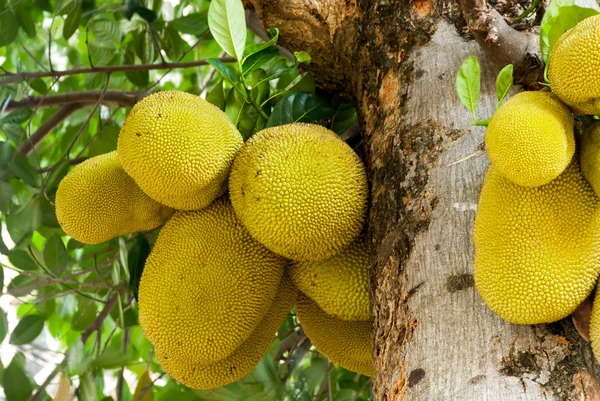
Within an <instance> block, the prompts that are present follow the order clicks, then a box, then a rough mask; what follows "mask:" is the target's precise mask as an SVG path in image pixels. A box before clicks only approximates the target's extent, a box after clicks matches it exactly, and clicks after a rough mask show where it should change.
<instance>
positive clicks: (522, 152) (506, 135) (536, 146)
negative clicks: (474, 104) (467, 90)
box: [485, 92, 575, 187]
mask: <svg viewBox="0 0 600 401" xmlns="http://www.w3.org/2000/svg"><path fill="white" fill-rule="evenodd" d="M573 127H574V120H573V116H572V115H571V112H570V111H569V109H568V108H567V106H565V105H564V104H563V103H561V101H560V100H558V99H557V98H556V96H554V95H552V94H551V93H549V92H521V93H519V94H517V95H515V96H513V97H511V98H510V100H508V101H507V102H506V103H504V104H503V105H502V106H501V107H500V108H499V109H498V110H497V111H496V113H495V114H494V116H493V117H492V119H491V121H490V124H489V125H488V128H487V131H486V134H485V146H486V150H487V152H488V155H489V157H490V161H491V162H492V166H494V168H495V169H496V170H497V171H498V172H499V173H500V174H501V175H502V176H504V178H506V179H508V180H510V181H512V182H514V183H515V184H517V185H521V186H524V187H538V186H540V185H544V184H547V183H549V182H550V181H552V180H553V179H555V178H556V177H558V175H559V174H560V173H562V172H563V171H564V170H565V168H567V166H568V165H569V162H570V161H571V159H572V158H573V154H574V153H575V136H574V131H573Z"/></svg>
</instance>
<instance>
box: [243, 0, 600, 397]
mask: <svg viewBox="0 0 600 401" xmlns="http://www.w3.org/2000/svg"><path fill="white" fill-rule="evenodd" d="M245 5H246V7H247V8H248V9H250V10H253V11H255V12H256V13H257V14H258V16H259V17H260V19H261V20H262V21H263V25H265V26H266V27H271V26H276V27H278V28H279V29H280V32H281V38H282V42H283V44H284V45H285V46H286V47H287V48H289V49H291V50H306V51H308V52H309V53H310V54H311V56H312V57H313V63H312V64H311V65H310V66H309V68H310V69H311V70H312V72H313V73H314V75H315V77H316V78H317V80H319V82H320V85H321V86H322V87H323V88H325V89H327V90H329V91H332V92H336V93H341V94H343V95H344V96H346V98H348V99H349V100H351V101H353V103H354V104H355V106H356V107H357V110H358V112H359V117H360V122H361V130H362V133H363V135H364V136H365V139H366V141H365V142H366V145H365V159H366V161H367V164H368V171H369V178H370V182H371V199H372V203H371V211H370V217H369V231H370V236H371V240H372V243H373V247H374V249H375V257H374V261H373V274H372V280H371V281H372V283H371V284H372V285H371V295H372V311H373V347H374V350H373V352H374V361H375V367H376V371H377V375H376V377H375V379H374V384H373V392H374V400H376V401H400V400H511V401H512V400H597V399H600V381H599V377H600V369H599V367H598V364H597V363H596V362H595V360H594V358H593V356H592V353H591V349H590V347H589V345H588V344H586V343H585V341H584V340H582V339H581V337H580V336H579V334H578V333H577V331H576V330H575V328H574V326H573V324H572V323H571V320H570V319H565V320H563V321H561V322H557V323H554V324H551V325H536V326H517V325H512V324H509V323H506V322H504V321H502V320H501V319H500V318H498V317H497V316H496V315H495V314H494V313H493V312H491V311H490V310H489V309H488V308H487V307H486V306H485V305H484V304H483V302H482V300H481V298H480V297H479V295H478V293H477V291H476V289H475V288H474V285H473V275H472V273H473V252H474V250H473V243H472V240H471V235H472V227H473V221H474V217H475V213H476V211H477V201H478V198H479V192H480V189H481V184H482V180H483V177H484V175H485V172H486V170H487V168H488V165H489V162H488V159H487V157H486V156H485V152H484V150H483V136H484V132H485V129H484V128H479V127H471V126H470V123H471V121H472V117H471V115H470V112H468V111H467V110H466V109H465V108H464V106H463V105H462V104H461V103H460V101H459V99H458V96H457V95H456V90H455V78H456V72H457V70H458V68H459V66H460V64H461V62H462V61H463V60H464V58H465V57H467V56H469V55H476V56H477V57H478V58H479V60H480V62H481V66H482V95H481V98H480V104H479V107H478V110H477V114H478V118H479V119H481V120H484V119H486V118H488V117H490V116H491V115H492V114H493V112H494V109H495V104H496V95H495V77H496V74H497V72H498V69H497V66H495V65H493V64H492V63H491V61H490V60H493V59H494V57H489V54H490V51H493V49H492V50H490V47H491V48H493V46H490V47H488V48H486V46H487V44H489V43H488V42H486V39H485V35H479V36H477V35H475V37H476V38H477V39H478V40H479V43H478V42H477V41H475V40H469V39H466V38H465V32H466V31H467V29H466V23H465V21H464V19H463V18H462V15H461V11H460V6H459V4H458V2H455V1H453V0H443V1H437V0H435V1H430V0H414V1H413V2H408V1H393V0H379V1H375V0H320V1H316V0H245ZM463 6H464V4H463ZM480 33H481V32H480ZM525 47H527V46H525ZM528 51H530V49H529V50H528ZM511 54H512V53H511ZM513 56H514V54H513ZM521 56H522V57H525V56H526V55H524V54H523V55H521ZM527 57H529V56H528V55H527ZM497 59H506V57H499V58H497ZM529 59H530V60H531V57H529ZM493 61H494V62H497V60H493ZM517 61H518V60H517ZM534 64H535V63H534ZM525 75H527V74H524V75H523V76H525ZM538 75H539V74H529V76H538ZM523 76H521V78H523ZM525 81H526V78H525ZM525 81H524V82H525Z"/></svg>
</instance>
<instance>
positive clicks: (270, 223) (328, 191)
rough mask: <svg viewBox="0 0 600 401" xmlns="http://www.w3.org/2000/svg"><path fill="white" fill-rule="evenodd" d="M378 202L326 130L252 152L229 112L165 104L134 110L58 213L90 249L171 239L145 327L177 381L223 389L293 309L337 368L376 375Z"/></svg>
mask: <svg viewBox="0 0 600 401" xmlns="http://www.w3.org/2000/svg"><path fill="white" fill-rule="evenodd" d="M367 197H368V186H367V180H366V172H365V167H364V165H363V163H362V162H361V160H360V159H359V157H358V156H357V155H356V154H355V153H354V151H353V150H352V149H351V148H350V147H349V146H348V145H347V144H346V143H345V142H344V141H342V140H341V139H340V138H339V137H338V136H337V135H336V134H334V133H333V132H331V131H329V130H327V129H326V128H323V127H321V126H319V125H311V124H289V125H284V126H279V127H273V128H268V129H265V130H263V131H260V132H258V133H256V134H255V135H254V136H252V137H251V138H250V139H249V140H248V141H247V142H246V143H243V139H242V136H241V135H240V133H239V132H238V131H237V129H236V128H235V126H234V125H233V124H231V122H230V121H229V119H228V117H227V116H226V114H225V113H223V112H222V111H221V110H219V109H218V108H216V107H215V106H213V105H211V104H210V103H208V102H206V101H205V100H203V99H201V98H200V97H198V96H193V95H191V94H187V93H183V92H177V91H166V92H159V93H156V94H153V95H150V96H148V97H146V98H144V99H143V100H141V101H140V102H139V103H137V104H136V105H135V106H134V107H133V109H132V110H131V112H130V113H129V115H128V116H127V118H126V120H125V123H124V125H123V127H122V129H121V132H120V134H119V140H118V145H117V150H116V151H115V152H112V153H109V154H105V155H101V156H97V157H94V158H91V159H89V160H87V161H85V162H84V163H82V164H80V165H78V166H77V167H75V168H74V169H73V170H72V171H71V172H70V173H69V174H68V175H67V176H66V177H65V178H64V179H63V181H62V182H61V184H60V185H59V188H58V191H57V195H56V212H57V217H58V221H59V223H60V224H61V226H62V227H63V229H64V230H65V232H66V233H67V234H68V235H70V236H71V237H73V238H75V239H77V240H79V241H82V242H84V243H99V242H103V241H106V240H108V239H111V238H113V237H115V236H118V235H122V234H126V233H133V232H136V231H140V230H150V229H154V228H157V227H160V226H162V228H161V230H160V233H159V236H158V239H157V240H156V243H155V244H154V247H153V249H152V252H151V253H150V255H149V257H148V259H147V261H146V264H145V267H144V271H143V274H142V277H141V281H140V286H139V320H140V325H141V327H142V329H143V331H144V334H145V335H146V337H147V338H148V339H149V340H150V342H151V343H152V344H153V346H154V349H155V353H156V356H157V358H158V361H159V362H160V363H161V365H162V366H163V368H164V369H165V371H166V372H167V373H168V374H169V375H170V376H171V377H173V378H174V379H176V380H178V381H179V382H181V383H182V384H184V385H187V386H189V387H193V388H201V389H211V388H216V387H220V386H223V385H226V384H229V383H231V382H234V381H236V380H238V379H240V378H242V377H244V376H245V375H247V374H248V373H249V372H250V371H251V370H252V369H253V368H254V366H255V365H256V364H257V363H258V362H259V360H260V358H261V357H262V356H263V355H264V354H265V353H266V352H267V350H268V349H269V346H270V344H271V343H272V341H273V339H274V336H275V333H276V332H277V330H278V328H279V327H280V325H281V324H282V323H283V321H284V320H285V318H286V316H287V314H288V312H289V311H290V309H291V308H292V306H294V305H296V306H295V309H296V313H297V317H298V319H299V321H300V322H301V324H302V326H303V327H304V330H305V332H306V333H307V336H308V337H309V338H310V339H311V340H312V342H313V344H314V345H315V346H316V348H317V349H319V350H320V351H321V352H322V353H323V354H324V355H325V356H326V357H328V358H329V359H330V360H331V361H332V362H334V363H337V364H339V365H341V366H343V367H345V368H348V369H350V370H354V371H357V372H360V373H363V374H365V375H369V376H372V375H373V374H374V368H373V362H372V352H371V348H372V347H371V336H370V323H369V295H368V271H369V266H370V261H369V259H370V257H369V248H368V245H367V242H366V239H365V237H364V235H361V232H362V230H363V226H364V223H365V215H366V209H367ZM298 289H299V290H300V291H298Z"/></svg>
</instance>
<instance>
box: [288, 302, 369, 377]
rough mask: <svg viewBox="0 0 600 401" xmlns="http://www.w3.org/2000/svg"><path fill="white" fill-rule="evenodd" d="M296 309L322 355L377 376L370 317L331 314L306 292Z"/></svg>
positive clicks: (362, 372) (301, 323)
mask: <svg viewBox="0 0 600 401" xmlns="http://www.w3.org/2000/svg"><path fill="white" fill-rule="evenodd" d="M295 308H296V316H297V317H298V321H299V322H300V325H302V327H303V328H304V332H305V333H306V336H307V337H308V338H309V339H310V341H311V342H312V343H313V345H314V346H315V348H317V350H318V351H319V352H320V353H321V354H323V355H324V356H325V357H326V358H328V359H329V360H330V361H331V362H333V363H335V364H336V365H340V366H341V367H343V368H345V369H348V370H351V371H353V372H358V373H360V374H363V375H365V376H371V377H372V376H375V367H374V365H373V346H372V343H371V322H370V321H369V320H341V319H338V318H336V317H334V316H330V315H328V314H327V313H325V312H323V311H322V310H321V309H320V308H319V306H318V305H317V304H316V303H315V302H314V301H313V300H311V299H310V298H309V297H307V296H306V295H304V294H302V293H299V294H298V298H297V299H296V307H295Z"/></svg>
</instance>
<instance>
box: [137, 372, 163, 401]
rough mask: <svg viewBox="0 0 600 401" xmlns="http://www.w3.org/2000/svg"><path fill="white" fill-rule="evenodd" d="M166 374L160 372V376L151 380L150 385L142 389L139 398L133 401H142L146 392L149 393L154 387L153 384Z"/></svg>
mask: <svg viewBox="0 0 600 401" xmlns="http://www.w3.org/2000/svg"><path fill="white" fill-rule="evenodd" d="M166 373H167V372H162V373H161V374H160V376H158V377H157V378H156V379H154V380H152V383H150V384H148V385H147V386H146V387H144V389H143V390H142V392H141V393H140V396H139V397H138V398H136V399H135V400H133V401H142V400H143V399H144V396H145V395H146V393H147V392H148V391H150V389H151V388H152V386H154V383H156V382H157V381H158V380H160V379H162V378H163V376H164V375H165V374H166Z"/></svg>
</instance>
